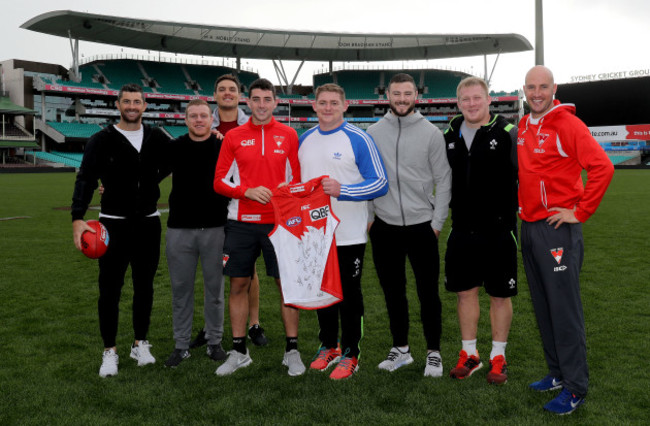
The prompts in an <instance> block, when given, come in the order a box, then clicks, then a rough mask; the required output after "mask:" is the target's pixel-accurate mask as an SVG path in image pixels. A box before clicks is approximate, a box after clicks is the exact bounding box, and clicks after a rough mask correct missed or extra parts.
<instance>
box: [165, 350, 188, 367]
mask: <svg viewBox="0 0 650 426" xmlns="http://www.w3.org/2000/svg"><path fill="white" fill-rule="evenodd" d="M189 357H190V351H188V350H187V349H174V352H172V354H171V355H169V358H167V361H165V366H166V367H178V364H180V363H181V361H183V360H184V359H185V358H189Z"/></svg>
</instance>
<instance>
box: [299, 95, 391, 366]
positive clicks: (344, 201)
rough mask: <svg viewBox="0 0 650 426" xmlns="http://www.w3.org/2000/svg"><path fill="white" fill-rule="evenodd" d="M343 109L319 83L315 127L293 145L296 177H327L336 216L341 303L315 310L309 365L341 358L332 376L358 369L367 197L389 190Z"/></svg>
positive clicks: (368, 143) (368, 142)
mask: <svg viewBox="0 0 650 426" xmlns="http://www.w3.org/2000/svg"><path fill="white" fill-rule="evenodd" d="M346 109H347V103H346V102H345V92H343V89H342V88H341V87H340V86H338V85H336V84H326V85H323V86H321V87H319V88H318V89H317V90H316V102H315V104H314V110H315V111H316V113H317V115H318V120H319V125H318V126H316V127H314V128H313V129H310V130H309V131H307V132H306V133H305V134H303V135H302V137H301V138H300V148H299V149H298V159H299V161H300V170H301V180H302V181H303V182H307V181H308V180H310V179H313V178H315V177H319V176H323V175H328V176H329V179H324V180H323V190H324V191H325V193H326V194H328V195H330V196H331V197H332V210H333V212H334V214H335V215H336V216H337V217H338V218H339V220H340V223H339V226H338V228H337V229H336V234H335V238H336V247H337V252H338V258H339V269H340V272H341V285H342V288H343V301H342V302H341V303H338V304H336V305H333V306H331V307H329V308H324V309H319V310H318V322H319V325H320V333H319V338H320V340H321V344H322V346H321V348H320V350H319V352H318V354H317V355H316V359H315V360H314V362H312V364H311V368H312V369H317V370H325V369H327V368H328V367H329V366H330V365H333V364H334V363H335V362H336V361H337V358H339V357H342V358H341V359H340V362H339V364H338V365H337V367H336V369H335V370H334V371H333V372H332V374H331V375H330V377H331V378H332V379H343V378H346V377H349V376H350V375H352V374H353V373H354V372H355V371H356V370H357V368H358V358H359V352H360V348H359V342H360V340H361V337H362V334H363V298H362V295H361V270H362V266H363V257H364V253H365V247H366V242H367V235H366V228H367V218H368V206H367V200H371V199H373V198H376V197H379V196H382V195H384V194H386V192H387V191H388V181H387V180H386V171H385V169H384V164H383V162H382V159H381V157H380V155H379V152H378V151H377V147H376V146H375V143H374V141H373V139H372V137H370V136H369V135H368V134H367V133H365V132H364V131H363V130H361V129H359V128H358V127H356V126H353V125H351V124H349V123H347V122H346V121H345V120H344V119H343V112H344V111H345V110H346ZM339 313H340V316H341V349H340V350H339V349H338V348H337V340H338V328H339V327H338V322H339Z"/></svg>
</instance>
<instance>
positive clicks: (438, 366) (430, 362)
mask: <svg viewBox="0 0 650 426" xmlns="http://www.w3.org/2000/svg"><path fill="white" fill-rule="evenodd" d="M424 377H442V358H441V357H440V352H436V351H434V352H429V353H428V354H427V365H426V366H425V367H424Z"/></svg>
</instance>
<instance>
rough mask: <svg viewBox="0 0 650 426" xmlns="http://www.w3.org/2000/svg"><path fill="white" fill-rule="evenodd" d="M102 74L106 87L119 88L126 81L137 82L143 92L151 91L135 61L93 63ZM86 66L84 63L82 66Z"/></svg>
mask: <svg viewBox="0 0 650 426" xmlns="http://www.w3.org/2000/svg"><path fill="white" fill-rule="evenodd" d="M95 65H96V66H97V69H99V70H100V71H101V73H102V75H103V76H104V77H105V78H106V79H107V80H108V83H107V84H108V87H109V88H110V89H113V90H120V88H121V87H122V86H124V85H125V84H128V83H137V84H140V85H141V86H142V88H143V89H144V91H145V92H148V93H150V92H153V90H152V88H151V87H150V86H149V82H146V81H145V77H144V75H143V74H142V71H141V70H140V68H139V67H138V62H137V61H131V60H126V59H118V60H113V61H104V62H98V63H95ZM86 67H88V65H86V66H85V67H84V68H86Z"/></svg>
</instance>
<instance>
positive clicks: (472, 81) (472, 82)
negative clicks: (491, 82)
mask: <svg viewBox="0 0 650 426" xmlns="http://www.w3.org/2000/svg"><path fill="white" fill-rule="evenodd" d="M470 86H481V87H482V88H483V91H484V92H485V96H486V97H488V98H489V97H490V89H489V88H488V85H487V83H486V82H485V80H483V79H482V78H478V77H465V78H464V79H462V80H461V81H460V83H458V87H457V88H456V97H457V98H460V89H464V88H465V87H470Z"/></svg>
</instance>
